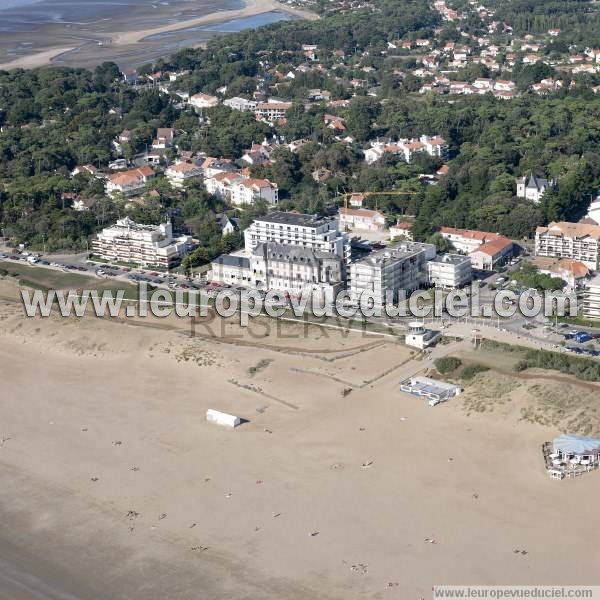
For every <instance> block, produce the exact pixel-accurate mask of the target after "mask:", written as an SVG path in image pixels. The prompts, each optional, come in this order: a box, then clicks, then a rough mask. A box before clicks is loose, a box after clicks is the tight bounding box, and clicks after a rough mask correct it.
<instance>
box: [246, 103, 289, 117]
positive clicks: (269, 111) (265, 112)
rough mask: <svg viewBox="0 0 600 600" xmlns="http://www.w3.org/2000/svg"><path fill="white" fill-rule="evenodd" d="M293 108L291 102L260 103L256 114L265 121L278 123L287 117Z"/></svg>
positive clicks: (255, 110) (255, 111)
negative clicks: (277, 121) (287, 113)
mask: <svg viewBox="0 0 600 600" xmlns="http://www.w3.org/2000/svg"><path fill="white" fill-rule="evenodd" d="M290 108H292V103H291V102H258V103H257V105H256V108H255V109H254V113H255V114H256V116H257V117H259V118H260V119H263V120H264V121H276V120H277V119H282V118H283V117H285V113H286V112H287V111H288V110H289V109H290Z"/></svg>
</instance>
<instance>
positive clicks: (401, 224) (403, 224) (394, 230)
mask: <svg viewBox="0 0 600 600" xmlns="http://www.w3.org/2000/svg"><path fill="white" fill-rule="evenodd" d="M396 238H405V239H407V240H411V241H412V239H413V234H412V223H409V222H408V221H397V222H396V223H395V224H394V225H392V226H391V227H390V240H394V239H396Z"/></svg>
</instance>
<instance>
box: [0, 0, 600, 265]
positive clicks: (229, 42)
mask: <svg viewBox="0 0 600 600" xmlns="http://www.w3.org/2000/svg"><path fill="white" fill-rule="evenodd" d="M500 4H502V7H500V6H499V7H498V11H501V10H502V11H513V13H511V18H514V19H515V23H517V24H518V23H520V21H518V19H516V16H515V15H516V13H517V12H519V13H521V12H522V13H523V14H525V13H526V12H528V11H527V6H531V7H532V10H531V11H529V13H528V14H529V15H530V16H534V17H535V15H536V14H537V12H536V11H537V10H538V8H539V6H538V5H542V4H543V5H544V7H546V8H547V9H548V10H549V7H550V6H552V5H553V3H548V2H544V3H542V2H539V1H537V0H535V1H534V0H528V1H526V0H511V1H510V2H502V3H500ZM584 4H585V6H587V7H589V4H588V3H583V2H576V1H570V2H567V3H559V6H560V7H564V9H563V8H560V10H559V7H555V11H554V12H557V13H559V14H560V16H561V18H564V19H567V21H565V23H567V24H568V26H570V25H572V24H573V23H575V24H577V23H579V21H577V20H576V19H578V18H579V16H581V14H582V13H580V12H578V11H577V10H576V8H577V7H578V6H580V7H582V6H583V5H584ZM572 5H573V6H572ZM373 6H375V7H376V8H377V10H375V11H373V10H372V9H373ZM536 7H538V8H536ZM540 10H541V9H540ZM582 10H583V9H582ZM542 12H543V11H542ZM554 12H552V11H550V12H549V13H548V14H554ZM544 14H545V13H544ZM508 15H509V12H507V18H508ZM367 17H368V18H367ZM557 18H558V17H557ZM569 19H571V20H570V21H569ZM573 19H574V20H573ZM554 24H556V23H554V22H553V25H554ZM441 26H442V25H441V21H440V16H439V15H438V13H436V12H434V11H432V10H431V9H430V8H429V7H427V6H426V5H425V4H424V3H423V2H421V1H417V0H402V1H400V2H398V1H392V0H381V1H378V2H371V3H370V4H368V5H367V7H366V8H365V9H363V10H362V11H361V10H359V11H355V12H353V13H351V14H339V15H333V16H327V17H326V18H323V19H321V20H319V21H284V22H280V23H277V24H274V25H269V26H267V27H263V28H261V29H258V30H256V31H247V32H242V33H239V34H233V35H227V36H223V37H219V38H216V39H214V40H213V41H211V42H210V43H209V44H208V47H207V48H206V49H186V50H183V51H181V52H179V53H178V54H176V55H175V56H173V57H171V58H169V59H164V60H160V61H158V63H157V64H155V65H149V66H148V67H146V68H145V70H146V71H148V72H149V71H150V70H151V69H153V70H156V69H161V70H163V71H165V70H173V71H181V70H187V71H189V73H188V74H187V75H186V76H185V77H183V78H181V79H180V80H178V82H177V90H183V91H187V92H189V93H196V92H198V91H204V92H208V93H215V91H216V90H217V89H218V88H219V87H221V86H227V90H228V91H227V95H228V96H233V95H246V96H247V95H248V94H250V93H252V92H253V91H254V90H256V89H259V90H260V89H265V90H267V89H268V88H269V86H271V85H273V84H274V83H277V91H279V92H280V93H281V94H282V95H283V96H284V97H287V98H291V99H293V100H294V104H293V107H292V109H291V110H290V111H288V114H287V119H286V123H285V124H282V125H278V126H276V127H275V128H271V127H269V126H268V125H266V124H265V123H261V122H258V121H256V120H255V118H254V116H253V115H252V114H250V113H240V112H235V111H232V110H230V109H229V108H226V107H224V106H220V107H217V108H215V109H212V110H209V111H207V116H208V119H209V121H204V122H199V120H198V116H197V115H196V114H195V113H194V112H193V111H192V110H190V109H189V108H185V107H179V106H178V105H177V102H176V100H177V98H176V97H175V96H172V95H171V96H169V95H168V94H164V93H160V92H159V91H158V90H157V89H156V88H141V89H136V88H133V87H131V86H127V85H125V84H124V83H122V82H121V81H120V73H119V68H118V67H117V66H116V65H115V64H113V63H105V64H103V65H101V66H99V67H97V68H96V69H94V70H93V71H89V70H84V69H68V68H40V69H36V70H33V71H24V70H13V71H10V72H6V71H4V72H3V71H0V126H1V127H2V132H1V133H0V226H1V227H2V229H3V230H4V233H5V234H6V236H7V237H12V238H13V239H14V240H15V241H16V242H21V241H28V242H30V243H31V244H33V245H34V246H38V247H41V244H42V243H44V244H45V245H46V246H47V248H49V249H62V248H65V249H69V248H72V249H77V248H85V245H86V240H87V239H88V238H89V236H90V235H92V234H93V233H94V232H95V231H97V230H98V229H99V228H101V227H102V226H104V225H106V224H108V223H110V222H112V221H113V220H114V219H115V218H116V217H117V216H119V215H123V214H124V213H125V212H127V213H128V214H130V215H131V216H132V218H134V219H137V220H140V221H142V222H151V221H155V220H157V219H159V218H161V217H164V216H165V215H166V214H168V215H170V216H171V218H172V219H173V220H174V221H175V224H176V226H177V227H180V228H182V229H187V230H188V231H191V232H192V233H193V234H194V235H197V236H198V237H199V238H200V239H201V241H202V245H203V247H204V248H205V250H206V252H207V255H210V254H212V253H214V252H217V251H219V250H220V249H221V245H222V242H221V241H219V231H218V229H216V228H215V219H214V216H215V214H217V213H218V212H221V211H223V210H226V209H227V207H225V206H224V205H223V203H222V202H220V201H218V200H217V199H216V198H214V197H211V196H210V195H209V194H207V193H206V191H205V190H204V189H203V188H202V187H201V186H192V187H191V188H189V189H186V190H184V191H182V192H173V191H172V190H171V189H170V188H169V186H168V185H166V182H165V180H164V179H162V178H157V179H156V180H155V181H154V182H153V183H151V184H150V185H149V190H148V191H150V189H154V190H155V191H156V192H157V193H155V194H152V195H149V197H148V201H147V202H146V204H145V205H144V206H133V207H132V206H125V204H124V203H123V202H119V201H113V200H109V199H107V198H106V197H104V194H103V185H102V183H101V181H99V180H97V179H95V178H91V177H87V176H84V175H77V176H76V177H73V178H71V177H70V171H71V170H72V169H73V168H74V167H75V166H76V165H80V164H86V163H89V164H93V165H95V166H96V167H98V168H102V169H106V168H107V165H108V163H109V161H110V160H111V157H112V156H113V154H112V148H111V142H112V140H113V139H114V138H115V136H117V135H118V134H119V133H120V132H121V131H122V130H123V129H130V130H131V131H132V135H133V138H132V141H131V143H130V144H129V145H127V144H126V145H125V147H124V149H123V155H124V156H125V157H126V158H131V157H133V156H134V155H135V154H136V153H138V152H140V151H143V149H144V147H146V145H147V144H148V143H149V142H151V140H152V137H153V135H154V132H155V130H156V128H157V127H174V128H176V129H177V130H178V131H179V132H181V136H180V139H179V141H178V144H179V147H180V149H181V150H189V151H193V152H205V153H206V154H208V155H209V156H223V157H226V158H230V159H234V160H235V159H239V157H240V156H241V153H242V151H243V150H244V149H246V148H248V147H249V146H250V145H251V144H252V143H253V142H260V141H262V140H263V139H264V138H265V136H267V137H270V136H273V135H276V136H278V137H279V139H285V140H286V141H291V140H293V139H298V138H307V139H309V140H310V141H311V143H310V144H308V145H306V146H305V147H304V148H302V149H301V150H300V151H299V152H297V153H291V152H290V151H288V150H287V148H285V147H284V146H282V147H281V148H280V149H279V150H277V151H276V153H275V155H274V157H273V158H274V160H273V162H271V163H268V164H266V165H263V166H258V167H253V171H254V174H255V175H257V176H262V177H268V178H269V179H270V180H272V181H275V182H277V183H278V185H279V188H280V197H281V199H282V206H283V207H284V208H297V209H300V210H304V211H310V212H319V211H324V210H326V208H327V206H328V205H330V204H331V203H332V202H333V201H334V200H335V196H336V195H338V194H340V193H345V192H351V191H385V190H397V191H398V192H412V193H411V194H398V195H395V196H387V197H380V198H379V200H378V201H377V207H378V208H380V209H386V212H387V214H388V216H389V217H390V220H391V219H393V218H395V217H396V216H400V215H414V216H415V217H416V223H415V227H414V231H415V234H416V236H417V237H418V238H420V239H424V238H427V237H428V236H430V235H431V234H432V233H433V231H434V230H435V228H436V227H437V226H439V225H451V226H465V227H472V228H478V229H486V230H492V231H498V232H500V233H503V234H505V235H508V236H511V237H513V238H520V237H523V236H529V235H531V233H532V232H533V231H534V229H535V226H536V225H538V224H542V223H545V222H548V221H550V220H553V219H578V218H580V217H581V216H582V215H583V214H584V213H585V209H586V206H587V204H588V203H589V199H590V195H591V194H592V193H593V192H594V190H595V189H596V188H597V186H598V185H599V184H600V155H599V153H598V143H599V142H600V97H599V96H598V95H596V94H594V93H593V92H592V91H591V89H589V87H586V86H576V87H574V88H569V87H568V86H565V87H564V88H563V89H562V90H561V91H560V92H557V93H555V94H552V95H550V96H538V95H535V94H531V93H527V91H526V89H527V85H529V82H530V81H535V80H538V79H537V78H539V77H543V76H546V75H545V73H546V70H547V69H549V67H547V66H546V65H544V64H538V65H533V66H524V65H517V66H516V67H515V70H514V71H515V73H514V79H515V80H516V81H517V83H519V85H521V87H522V89H523V90H524V93H523V95H521V96H519V97H517V98H515V99H513V100H511V101H503V100H499V99H495V98H493V97H492V96H490V95H484V96H469V97H467V96H461V97H456V98H454V99H453V100H452V101H451V102H450V101H448V99H447V98H446V97H441V96H439V95H435V94H425V95H419V94H415V93H414V89H413V88H412V87H411V80H410V76H407V77H405V78H404V79H402V78H399V77H397V75H396V74H397V72H398V70H399V69H403V68H406V67H407V65H409V64H410V61H411V59H410V57H404V58H403V57H390V56H387V55H386V53H385V52H384V51H382V49H383V48H385V47H386V45H387V41H389V40H392V39H398V38H400V37H402V36H407V35H408V36H411V37H412V38H416V37H423V38H429V37H432V36H433V31H434V28H436V27H438V28H439V27H441ZM518 26H520V25H518ZM444 27H446V28H447V31H448V34H449V35H448V37H449V38H451V37H452V35H450V34H452V31H453V30H452V28H451V27H449V26H448V25H445V26H444ZM523 27H525V25H523ZM536 27H538V25H536ZM539 27H542V25H539ZM543 27H546V25H543ZM577 28H578V26H577V27H575V28H574V29H569V27H567V30H566V31H565V34H567V35H571V33H572V32H573V31H575V30H576V29H577ZM439 31H440V30H439V29H438V34H439ZM441 31H442V33H441V36H442V37H444V31H445V30H444V29H442V30H441ZM307 43H312V44H316V45H318V46H319V49H320V50H325V51H326V52H323V57H322V59H321V58H320V62H321V63H322V64H323V65H324V67H325V70H324V71H321V72H315V71H308V72H306V73H303V74H301V75H299V76H298V77H297V78H296V79H294V81H289V80H288V81H282V82H279V81H274V80H273V77H274V76H273V73H274V72H286V71H287V70H289V69H290V68H293V67H294V66H297V65H298V64H300V63H301V62H302V61H303V57H302V53H301V52H300V50H301V46H302V44H307ZM333 51H337V54H335V53H333ZM336 56H337V57H339V56H343V59H341V60H340V59H339V58H336ZM462 75H463V74H461V76H462ZM471 75H472V77H473V78H474V77H477V76H485V72H480V70H479V69H475V70H473V73H472V74H471ZM359 76H360V77H362V78H364V79H366V80H367V84H368V86H371V87H372V88H374V89H376V90H377V96H376V97H374V96H373V95H370V94H368V93H367V89H368V87H367V88H360V89H357V90H355V89H353V88H352V86H351V85H350V80H352V79H353V78H356V77H359ZM557 76H558V75H557ZM311 88H320V89H324V90H329V91H331V92H332V97H334V98H336V99H337V98H340V99H341V98H347V99H349V100H350V102H349V105H348V106H347V107H343V108H337V109H332V108H330V107H327V106H326V105H325V104H324V103H321V104H318V103H317V104H315V105H313V106H311V107H309V108H306V107H305V104H304V103H303V102H302V98H303V96H304V95H305V93H306V90H308V89H311ZM332 111H333V112H335V113H336V114H338V115H339V116H340V117H342V118H343V119H344V120H345V123H346V126H347V132H346V134H347V135H350V136H352V137H353V138H354V140H355V143H354V144H351V145H348V144H345V143H341V142H340V141H339V140H338V139H336V137H335V132H333V131H332V130H331V129H330V128H328V127H327V126H326V125H325V124H324V118H323V117H324V115H325V114H326V113H331V112H332ZM422 134H427V135H442V136H443V137H444V138H445V139H446V140H447V141H448V142H449V146H450V161H449V163H448V164H449V168H450V171H449V174H448V175H447V176H445V177H443V178H442V180H441V182H440V183H439V185H435V186H428V185H424V184H423V183H422V180H421V179H420V178H419V176H420V175H421V174H422V173H431V172H435V170H436V169H437V168H438V167H439V166H440V165H441V162H440V161H439V160H437V159H432V158H430V157H429V156H420V157H418V158H417V159H416V160H415V161H413V162H411V163H410V164H406V163H405V162H403V161H401V160H400V159H399V158H397V157H393V156H390V157H385V158H383V159H382V160H380V161H377V162H376V163H374V164H372V165H367V164H366V163H365V162H364V158H363V156H362V150H363V149H365V148H366V147H368V145H369V143H370V142H371V141H373V140H375V139H377V138H385V137H390V138H392V139H397V138H398V137H413V136H419V135H422ZM319 169H326V170H327V171H328V172H330V173H331V177H330V178H329V179H327V181H326V182H324V183H317V181H315V178H314V177H313V173H314V172H315V171H317V170H319ZM529 173H534V174H536V175H539V176H545V177H551V178H555V179H556V180H557V181H558V188H557V189H556V190H554V191H553V192H552V193H548V194H546V196H545V197H544V201H543V203H542V204H541V205H533V204H531V203H529V202H525V201H522V200H520V199H517V198H515V197H514V191H515V177H517V176H520V175H523V174H529ZM65 192H70V193H73V192H75V193H79V194H81V195H82V196H86V197H93V198H97V199H98V202H97V203H96V205H95V206H94V208H93V209H92V210H91V211H88V212H81V213H78V212H75V211H73V210H71V209H70V208H68V206H66V205H65V201H64V193H65ZM371 205H372V206H375V200H373V201H372V203H371ZM261 209H263V210H264V207H260V206H259V207H256V209H255V210H257V211H258V210H261ZM251 215H252V211H246V212H245V214H244V219H245V220H247V219H249V218H250V217H251ZM230 242H231V240H229V241H228V242H227V243H230Z"/></svg>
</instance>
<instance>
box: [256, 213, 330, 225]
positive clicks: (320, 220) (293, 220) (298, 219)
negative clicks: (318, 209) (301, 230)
mask: <svg viewBox="0 0 600 600" xmlns="http://www.w3.org/2000/svg"><path fill="white" fill-rule="evenodd" d="M255 220H256V221H263V222H267V223H278V224H280V225H297V226H299V227H320V226H321V225H325V224H326V223H330V222H331V221H333V218H332V217H320V216H319V215H306V214H302V213H295V212H283V211H274V212H271V213H269V214H268V215H265V216H264V217H257V218H256V219H255Z"/></svg>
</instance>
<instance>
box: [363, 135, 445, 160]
mask: <svg viewBox="0 0 600 600" xmlns="http://www.w3.org/2000/svg"><path fill="white" fill-rule="evenodd" d="M386 152H388V153H391V154H397V155H400V156H402V157H403V158H404V160H405V161H406V162H407V163H409V162H410V161H411V160H412V159H413V158H414V156H415V154H417V153H419V152H426V153H427V154H429V156H435V157H438V158H441V159H442V160H446V159H447V158H448V144H447V143H446V140H444V138H442V137H440V136H434V137H429V136H427V135H422V136H421V137H420V138H419V139H410V140H409V139H400V140H398V142H396V143H385V142H379V141H376V142H372V143H371V147H370V148H368V149H367V150H365V152H364V155H365V161H366V162H367V164H371V163H374V162H375V161H376V160H379V159H380V158H381V157H382V156H383V155H384V153H386Z"/></svg>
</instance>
